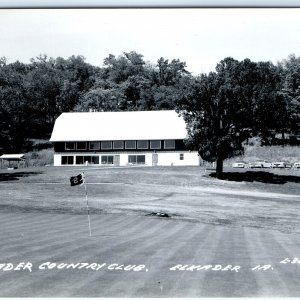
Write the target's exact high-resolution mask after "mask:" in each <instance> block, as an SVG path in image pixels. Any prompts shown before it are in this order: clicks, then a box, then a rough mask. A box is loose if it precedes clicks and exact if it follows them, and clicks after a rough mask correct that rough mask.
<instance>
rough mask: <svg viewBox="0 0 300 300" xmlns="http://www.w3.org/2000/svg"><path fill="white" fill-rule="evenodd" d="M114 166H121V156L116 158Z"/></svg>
mask: <svg viewBox="0 0 300 300" xmlns="http://www.w3.org/2000/svg"><path fill="white" fill-rule="evenodd" d="M114 165H115V166H119V165H120V155H115V156H114Z"/></svg>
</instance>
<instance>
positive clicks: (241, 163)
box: [232, 160, 247, 168]
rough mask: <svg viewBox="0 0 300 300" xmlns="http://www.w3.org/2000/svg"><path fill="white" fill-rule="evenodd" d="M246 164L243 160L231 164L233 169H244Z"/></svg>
mask: <svg viewBox="0 0 300 300" xmlns="http://www.w3.org/2000/svg"><path fill="white" fill-rule="evenodd" d="M246 165H247V163H246V162H245V161H243V160H239V161H236V162H234V163H233V164H232V167H233V168H245V167H246Z"/></svg>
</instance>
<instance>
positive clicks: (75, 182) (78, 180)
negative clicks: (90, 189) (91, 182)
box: [70, 173, 84, 186]
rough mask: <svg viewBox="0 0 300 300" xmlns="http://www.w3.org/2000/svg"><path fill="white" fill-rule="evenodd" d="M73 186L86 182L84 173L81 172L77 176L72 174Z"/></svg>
mask: <svg viewBox="0 0 300 300" xmlns="http://www.w3.org/2000/svg"><path fill="white" fill-rule="evenodd" d="M70 183H71V186H75V185H79V184H83V183H84V175H83V174H82V173H81V174H79V175H77V176H72V177H71V178H70Z"/></svg>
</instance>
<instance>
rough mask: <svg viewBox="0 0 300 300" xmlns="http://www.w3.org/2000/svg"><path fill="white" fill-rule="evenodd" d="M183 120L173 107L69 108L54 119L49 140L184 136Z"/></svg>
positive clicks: (172, 137) (171, 137)
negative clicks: (83, 110) (119, 110)
mask: <svg viewBox="0 0 300 300" xmlns="http://www.w3.org/2000/svg"><path fill="white" fill-rule="evenodd" d="M186 136H187V131H186V124H185V122H184V120H183V118H182V117H179V116H178V114H177V113H176V112H175V111H173V110H165V111H130V112H69V113H62V114H61V115H60V116H59V117H58V118H57V119H56V121H55V124H54V128H53V132H52V136H51V138H50V141H51V142H60V141H100V140H101V141H112V140H143V139H145V140H155V139H184V138H186Z"/></svg>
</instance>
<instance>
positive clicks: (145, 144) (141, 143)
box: [137, 141, 148, 149]
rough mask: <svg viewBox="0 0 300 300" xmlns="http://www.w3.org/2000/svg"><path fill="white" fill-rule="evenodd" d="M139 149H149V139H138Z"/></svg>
mask: <svg viewBox="0 0 300 300" xmlns="http://www.w3.org/2000/svg"><path fill="white" fill-rule="evenodd" d="M137 148H138V149H148V141H137Z"/></svg>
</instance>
